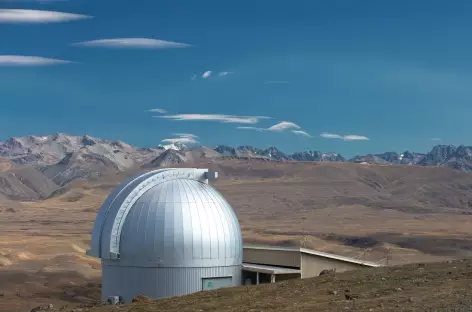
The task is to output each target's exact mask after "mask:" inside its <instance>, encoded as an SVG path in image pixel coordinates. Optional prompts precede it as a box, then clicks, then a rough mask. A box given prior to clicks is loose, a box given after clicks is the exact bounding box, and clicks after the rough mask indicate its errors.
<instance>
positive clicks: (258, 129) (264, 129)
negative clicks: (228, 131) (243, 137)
mask: <svg viewBox="0 0 472 312" xmlns="http://www.w3.org/2000/svg"><path fill="white" fill-rule="evenodd" d="M236 129H243V130H256V131H267V129H266V128H258V127H244V126H242V127H236Z"/></svg>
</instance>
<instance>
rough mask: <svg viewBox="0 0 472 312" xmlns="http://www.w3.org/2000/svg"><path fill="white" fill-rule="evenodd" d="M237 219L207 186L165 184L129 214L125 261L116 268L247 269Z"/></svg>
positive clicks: (176, 181) (125, 227)
mask: <svg viewBox="0 0 472 312" xmlns="http://www.w3.org/2000/svg"><path fill="white" fill-rule="evenodd" d="M182 194H185V195H182ZM235 218H236V215H235V214H234V212H233V209H232V208H231V206H230V205H229V204H228V203H227V202H226V201H225V200H224V199H223V198H221V196H220V195H219V194H218V193H216V192H215V191H214V189H213V188H212V187H211V186H209V185H207V184H204V183H202V182H199V181H195V180H186V179H173V180H167V181H165V182H163V183H159V184H157V185H155V186H154V187H152V188H151V189H149V190H147V191H146V192H145V193H143V194H142V195H141V196H140V197H139V198H138V199H137V200H136V201H135V202H134V204H133V206H132V207H131V208H130V209H128V214H127V217H126V219H124V220H123V226H122V227H121V239H120V246H119V248H120V259H119V261H116V264H117V265H122V266H146V267H152V266H162V267H210V266H225V265H238V264H241V263H242V238H241V230H240V228H239V223H238V220H237V219H236V220H235ZM225 249H226V250H225ZM220 250H221V252H220ZM223 250H224V252H223ZM189 251H190V252H189Z"/></svg>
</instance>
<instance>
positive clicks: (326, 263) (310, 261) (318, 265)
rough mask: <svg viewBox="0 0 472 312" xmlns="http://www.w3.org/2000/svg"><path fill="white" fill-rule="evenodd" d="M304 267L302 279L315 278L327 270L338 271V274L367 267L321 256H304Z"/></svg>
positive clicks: (302, 268) (302, 267)
mask: <svg viewBox="0 0 472 312" xmlns="http://www.w3.org/2000/svg"><path fill="white" fill-rule="evenodd" d="M301 256H302V266H301V273H302V275H301V277H302V278H307V277H314V276H318V275H319V274H320V273H321V271H323V270H325V269H328V270H329V269H336V272H344V271H351V270H357V269H361V268H365V265H362V264H356V263H352V262H346V261H342V260H335V259H330V258H324V257H321V256H315V255H310V254H302V255H301Z"/></svg>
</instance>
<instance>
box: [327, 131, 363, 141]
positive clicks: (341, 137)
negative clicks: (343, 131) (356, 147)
mask: <svg viewBox="0 0 472 312" xmlns="http://www.w3.org/2000/svg"><path fill="white" fill-rule="evenodd" d="M320 136H321V137H322V138H325V139H339V140H344V141H367V140H369V138H368V137H366V136H363V135H357V134H348V135H339V134H335V133H328V132H323V133H321V134H320Z"/></svg>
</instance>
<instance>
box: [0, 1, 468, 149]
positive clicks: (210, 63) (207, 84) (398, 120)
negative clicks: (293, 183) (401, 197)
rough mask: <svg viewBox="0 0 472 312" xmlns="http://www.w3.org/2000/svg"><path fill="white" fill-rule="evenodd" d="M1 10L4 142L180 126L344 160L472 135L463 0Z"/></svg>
mask: <svg viewBox="0 0 472 312" xmlns="http://www.w3.org/2000/svg"><path fill="white" fill-rule="evenodd" d="M132 3H133V4H132ZM0 8H1V9H3V10H0V33H1V40H0V103H1V104H0V105H1V108H2V110H1V112H0V133H1V137H0V139H6V138H8V137H10V136H22V135H29V134H36V135H44V134H51V133H55V132H66V133H70V134H77V135H80V134H84V133H87V134H89V135H93V136H97V137H103V138H109V139H121V140H124V141H126V142H128V143H131V144H135V145H138V146H154V145H157V144H159V143H161V140H163V139H176V138H180V137H179V136H178V135H174V133H187V134H193V135H194V136H198V138H195V137H189V136H185V137H183V139H184V140H189V139H196V140H198V141H199V142H200V143H201V144H203V145H207V146H214V145H216V144H221V143H224V144H228V145H233V146H236V145H243V144H244V145H246V144H247V145H254V146H259V147H268V146H271V145H275V146H277V147H279V148H280V149H281V150H283V151H286V152H293V151H302V150H306V149H315V150H321V151H337V152H340V153H342V154H344V155H346V156H353V155H355V154H365V153H376V152H383V151H399V152H401V151H404V150H407V149H408V150H414V151H426V150H429V149H430V148H431V147H432V146H433V145H434V144H438V143H445V144H471V143H472V139H471V138H470V131H469V124H470V116H472V101H471V100H472V88H471V86H472V71H471V69H472V59H471V55H472V42H471V41H470V34H471V33H472V19H470V16H471V13H472V2H471V1H462V0H456V1H437V0H429V1H411V0H398V1H378V0H375V1H374V0H360V1H349V0H330V1H320V0H297V1H280V0H271V1H269V0H257V1H255V0H239V1H221V0H219V1H217V0H202V1H190V0H187V1H183V0H172V1H170V0H169V1H162V0H141V1H136V3H134V2H131V1H123V0H115V1H109V0H100V1H95V0H68V1H67V0H63V1H51V0H43V1H33V0H0ZM12 9H15V10H29V11H12ZM36 10H41V11H42V12H38V11H36ZM43 11H53V12H52V13H48V12H43ZM124 38H128V39H129V38H132V39H133V38H134V39H133V40H127V41H126V40H124ZM136 38H144V39H146V40H136ZM96 40H99V41H96ZM100 40H101V41H100ZM106 40H108V41H106ZM62 61H64V62H62ZM69 62H70V63H69ZM207 71H211V75H210V76H209V77H207V78H203V76H204V75H203V74H204V73H205V72H207ZM225 73H226V74H225ZM157 108H159V109H164V110H166V111H167V113H164V114H162V113H158V112H149V111H148V110H150V109H157ZM156 116H159V117H156ZM162 117H164V118H162ZM261 117H270V118H261ZM176 119H180V120H176ZM281 122H285V123H282V124H280V123H281ZM271 127H272V128H271ZM293 131H295V132H293ZM301 131H304V132H305V133H307V134H309V135H310V136H306V135H305V134H304V133H302V132H301ZM367 138H368V140H367Z"/></svg>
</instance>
